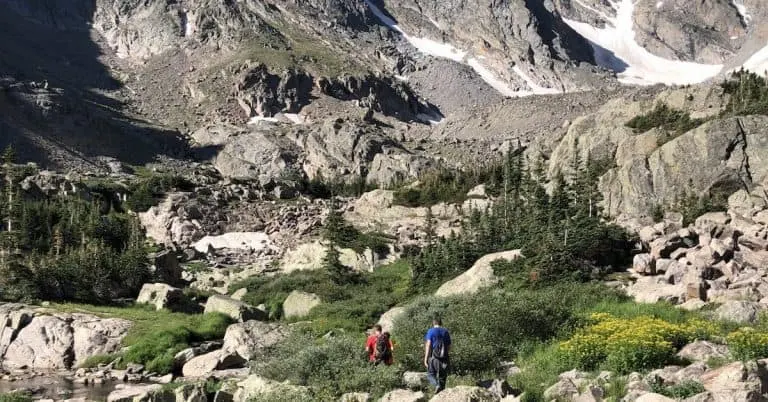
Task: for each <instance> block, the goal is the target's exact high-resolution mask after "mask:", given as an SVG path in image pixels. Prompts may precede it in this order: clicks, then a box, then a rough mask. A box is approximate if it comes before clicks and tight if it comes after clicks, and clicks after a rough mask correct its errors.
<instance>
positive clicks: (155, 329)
mask: <svg viewBox="0 0 768 402" xmlns="http://www.w3.org/2000/svg"><path fill="white" fill-rule="evenodd" d="M52 308H53V309H55V310H57V311H63V312H79V313H90V314H94V315H97V316H102V317H112V318H122V319H126V320H128V321H131V322H133V326H132V327H131V329H130V330H129V332H128V334H127V335H126V337H125V338H124V339H123V345H124V346H127V347H128V350H127V351H126V352H125V353H124V354H122V356H120V355H112V356H94V357H93V358H92V359H89V360H88V361H86V362H85V364H84V365H86V364H87V365H98V364H99V363H103V362H105V361H107V360H109V359H112V360H110V361H114V359H116V358H117V357H122V360H123V362H124V363H138V364H143V365H144V366H145V368H146V369H147V370H148V371H151V372H155V373H158V374H166V373H169V372H171V371H172V369H173V357H174V355H176V353H178V352H180V351H181V350H184V349H186V348H188V347H189V346H190V345H191V344H192V343H195V342H203V341H208V340H216V339H221V338H222V337H223V336H224V333H225V332H226V330H227V327H228V326H229V325H230V324H231V323H232V320H231V319H230V318H229V317H227V316H225V315H223V314H219V313H214V314H197V315H193V314H184V313H173V312H170V311H167V310H161V311H155V309H154V308H151V307H148V306H138V305H137V306H131V307H111V306H91V305H84V304H55V305H53V306H52Z"/></svg>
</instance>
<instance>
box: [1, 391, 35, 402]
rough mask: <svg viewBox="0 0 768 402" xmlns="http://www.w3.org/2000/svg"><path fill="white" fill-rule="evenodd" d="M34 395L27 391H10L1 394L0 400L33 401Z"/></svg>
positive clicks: (6, 401)
mask: <svg viewBox="0 0 768 402" xmlns="http://www.w3.org/2000/svg"><path fill="white" fill-rule="evenodd" d="M33 400H34V399H33V398H32V395H30V394H28V393H26V392H8V393H5V394H0V402H32V401H33Z"/></svg>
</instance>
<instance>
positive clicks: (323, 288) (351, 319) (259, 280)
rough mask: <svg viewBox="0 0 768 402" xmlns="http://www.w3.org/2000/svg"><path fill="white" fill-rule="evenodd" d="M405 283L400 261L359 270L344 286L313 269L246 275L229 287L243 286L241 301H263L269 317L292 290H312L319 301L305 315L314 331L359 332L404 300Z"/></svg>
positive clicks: (278, 312)
mask: <svg viewBox="0 0 768 402" xmlns="http://www.w3.org/2000/svg"><path fill="white" fill-rule="evenodd" d="M409 285H410V266H409V265H408V263H407V262H406V261H404V260H400V261H397V262H394V263H392V264H389V265H387V266H384V267H379V268H377V269H376V270H375V271H374V272H372V273H362V274H360V275H359V277H358V278H357V280H356V281H355V282H353V283H349V284H347V285H344V286H339V285H335V284H334V283H333V282H332V281H331V280H330V278H329V276H328V273H327V272H324V271H320V270H314V271H297V272H292V273H290V274H287V275H279V276H274V277H269V278H266V277H254V278H249V279H247V280H246V281H243V282H241V283H238V284H236V285H233V286H230V288H231V289H239V288H241V287H245V288H247V289H248V293H247V294H246V296H245V301H247V302H248V303H250V304H252V305H258V304H261V303H264V304H266V305H267V309H268V310H269V314H270V318H272V319H278V318H280V317H281V311H282V304H283V301H285V298H286V297H287V296H288V294H289V293H290V292H292V291H293V290H301V291H304V292H308V293H315V294H317V295H318V296H319V297H320V299H321V300H322V301H323V303H322V304H321V305H319V306H318V307H316V308H314V309H313V310H312V312H311V314H310V317H309V318H310V319H312V320H313V322H314V327H315V329H316V330H317V331H328V330H331V329H336V328H341V329H347V330H351V331H362V330H363V329H365V328H366V327H368V326H370V325H372V324H373V323H375V322H376V321H377V320H378V317H379V315H381V313H383V312H385V311H387V310H388V309H389V308H391V307H393V306H395V305H396V304H398V303H400V302H401V301H403V300H405V298H406V297H407V292H408V289H409Z"/></svg>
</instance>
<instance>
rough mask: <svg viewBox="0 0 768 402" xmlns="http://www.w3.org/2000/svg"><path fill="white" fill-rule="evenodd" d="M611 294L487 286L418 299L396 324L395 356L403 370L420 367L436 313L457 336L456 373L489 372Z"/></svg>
mask: <svg viewBox="0 0 768 402" xmlns="http://www.w3.org/2000/svg"><path fill="white" fill-rule="evenodd" d="M614 295H615V293H614V292H613V291H611V290H608V289H607V288H605V287H603V286H601V285H580V284H568V285H558V286H552V287H548V288H543V289H540V290H537V291H533V290H518V291H514V292H504V291H501V290H496V291H492V290H488V291H484V292H483V293H482V294H476V295H473V296H468V297H454V298H426V299H421V300H418V301H417V302H415V303H414V304H412V306H411V307H410V308H409V309H408V312H407V313H406V314H405V315H404V316H403V317H401V318H400V319H399V320H397V322H396V323H395V329H394V331H393V338H394V340H395V342H398V344H399V346H398V350H399V352H398V354H397V359H398V361H400V362H402V364H403V365H404V366H405V367H406V369H409V370H419V369H420V367H421V366H422V363H423V346H422V342H423V341H422V339H423V336H424V333H425V332H426V330H427V329H428V328H429V326H430V325H431V321H432V318H433V317H434V316H435V315H439V316H441V317H442V318H443V322H444V324H445V325H446V327H447V328H448V329H449V330H450V331H451V334H452V338H453V339H454V340H455V344H454V346H453V349H452V354H451V362H452V364H453V367H454V370H456V372H457V373H458V374H466V373H476V374H484V373H489V372H493V371H494V370H495V369H496V368H497V366H498V364H499V363H500V362H501V361H502V360H506V359H511V358H514V357H515V356H516V355H517V354H518V353H519V352H520V351H521V349H522V348H523V347H525V346H526V345H528V344H530V343H532V342H544V341H547V340H549V339H551V338H553V337H554V336H556V335H557V334H558V333H561V332H563V331H569V330H570V329H572V328H575V327H576V325H578V324H579V323H580V322H581V318H580V317H579V315H578V314H577V313H578V312H579V311H580V309H583V308H585V307H586V306H590V305H593V304H594V303H596V302H597V300H599V299H601V298H603V297H608V298H612V297H614Z"/></svg>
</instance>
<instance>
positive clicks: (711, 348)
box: [677, 341, 729, 363]
mask: <svg viewBox="0 0 768 402" xmlns="http://www.w3.org/2000/svg"><path fill="white" fill-rule="evenodd" d="M728 355H729V353H728V347H727V346H725V345H718V344H715V343H712V342H708V341H695V342H693V343H689V344H688V345H685V346H684V347H683V348H682V349H680V352H678V353H677V356H678V357H680V358H682V359H686V360H689V361H692V362H704V363H706V362H707V361H708V360H710V359H713V358H722V359H725V358H727V357H728Z"/></svg>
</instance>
